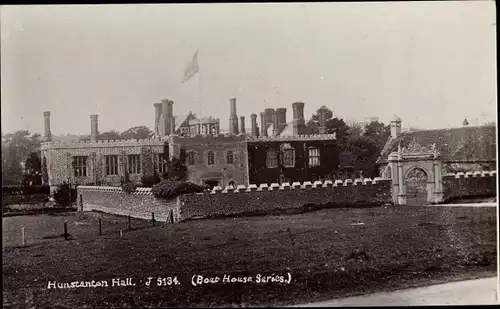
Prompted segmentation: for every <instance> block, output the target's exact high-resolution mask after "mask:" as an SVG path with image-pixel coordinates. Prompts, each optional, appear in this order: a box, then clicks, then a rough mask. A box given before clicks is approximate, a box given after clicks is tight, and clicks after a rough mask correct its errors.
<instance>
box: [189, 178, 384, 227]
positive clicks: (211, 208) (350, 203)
mask: <svg viewBox="0 0 500 309" xmlns="http://www.w3.org/2000/svg"><path fill="white" fill-rule="evenodd" d="M180 202H181V217H182V219H187V218H195V217H206V216H216V215H234V214H243V213H251V212H256V211H259V212H271V211H273V210H276V209H293V208H301V207H303V206H304V205H308V204H315V205H319V204H332V206H333V204H334V205H335V206H336V205H338V206H341V207H356V206H368V205H384V204H388V203H392V197H391V182H390V180H383V179H381V178H375V180H374V181H372V180H370V179H365V180H364V181H361V180H360V179H356V180H355V181H354V182H353V181H352V180H351V179H347V180H346V181H345V182H342V181H341V180H337V181H336V182H335V183H333V182H331V181H325V182H324V183H322V182H321V181H316V182H315V183H314V184H313V183H311V182H304V183H303V184H300V183H298V182H296V183H293V184H292V185H291V186H290V185H289V184H288V183H284V184H283V185H281V186H280V185H279V184H271V187H267V185H265V184H264V185H261V187H259V188H257V186H255V185H249V186H248V187H245V186H243V185H240V186H238V187H237V188H236V190H233V189H232V188H231V187H226V189H224V190H222V188H220V187H216V188H214V190H213V191H212V192H206V193H195V194H189V195H183V196H181V197H180Z"/></svg>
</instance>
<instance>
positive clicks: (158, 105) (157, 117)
mask: <svg viewBox="0 0 500 309" xmlns="http://www.w3.org/2000/svg"><path fill="white" fill-rule="evenodd" d="M153 105H154V107H155V134H156V135H157V136H159V135H160V116H161V103H155V104H153Z"/></svg>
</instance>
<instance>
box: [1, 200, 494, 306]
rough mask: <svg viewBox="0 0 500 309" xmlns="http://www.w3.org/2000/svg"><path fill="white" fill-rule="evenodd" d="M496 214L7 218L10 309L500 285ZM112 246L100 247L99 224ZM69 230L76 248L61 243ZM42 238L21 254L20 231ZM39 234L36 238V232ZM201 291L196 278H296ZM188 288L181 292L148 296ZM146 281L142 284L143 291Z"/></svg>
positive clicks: (257, 300)
mask: <svg viewBox="0 0 500 309" xmlns="http://www.w3.org/2000/svg"><path fill="white" fill-rule="evenodd" d="M496 211H497V209H496V208H494V207H482V208H479V207H474V208H473V207H470V208H468V207H400V206H387V207H380V208H368V209H329V210H321V211H317V212H311V213H306V214H300V215H283V216H267V217H252V218H232V219H225V220H223V219H221V220H200V221H189V222H185V223H180V224H176V225H164V224H161V225H160V224H157V225H156V226H155V227H153V226H152V224H151V222H148V221H142V220H134V222H133V227H137V229H136V230H132V231H125V232H124V233H123V235H122V236H120V230H126V229H127V227H128V221H127V218H126V217H116V216H110V215H104V214H99V213H85V214H81V213H79V214H71V215H68V214H66V215H64V216H60V217H57V216H48V215H40V216H18V217H9V218H3V226H4V233H3V235H4V236H3V237H4V249H3V255H4V258H3V259H4V260H3V272H4V282H3V283H4V306H5V307H11V308H13V307H20V306H21V307H25V306H26V305H27V304H29V303H31V302H33V303H35V304H36V305H37V307H51V308H54V307H57V308H89V307H102V308H127V307H129V308H130V307H141V308H144V307H146V308H147V307H149V308H151V307H155V308H157V307H185V306H189V307H206V306H234V305H248V306H264V305H267V306H282V305H290V304H296V303H304V302H312V301H319V300H324V299H331V298H336V297H342V296H347V295H353V294H361V293H367V292H375V291H383V290H391V289H397V288H404V287H408V286H416V285H422V284H428V283H433V282H442V281H446V280H458V279H467V278H475V277H477V276H489V275H495V274H496V252H497V251H496V250H497V249H496ZM99 217H101V219H102V222H103V236H98V224H97V222H98V218H99ZM62 222H67V224H68V230H69V233H70V234H71V237H72V239H71V240H69V241H64V239H63V238H61V237H57V238H50V237H49V238H44V237H46V236H47V235H56V236H57V235H60V234H61V233H62ZM21 225H24V226H25V228H26V231H28V230H30V231H37V232H36V234H37V235H38V236H32V238H31V239H29V238H28V246H27V247H18V244H19V238H16V237H19V236H16V235H18V233H19V232H18V231H19V229H20V227H21ZM26 233H27V234H28V232H26ZM288 273H290V274H291V277H292V281H291V282H290V283H289V284H281V283H255V281H254V282H252V283H227V284H223V283H220V282H219V283H215V284H204V285H201V286H196V287H194V286H192V285H191V277H192V276H193V275H195V274H197V275H203V276H206V277H215V276H219V277H221V278H222V276H223V275H225V274H228V275H232V276H245V277H248V276H251V277H252V278H253V279H254V280H255V279H256V276H257V274H263V275H269V276H272V275H273V274H274V275H278V276H284V278H285V279H288V277H287V276H288ZM168 276H176V277H177V278H178V279H179V282H180V285H174V286H162V287H158V286H155V284H153V285H151V286H149V287H148V286H146V285H145V284H144V282H145V281H146V278H148V277H153V278H155V279H156V278H158V277H168ZM127 277H132V278H133V280H134V282H135V283H136V284H137V285H136V286H128V287H107V288H76V289H47V286H48V282H49V281H57V282H60V283H62V282H72V281H75V280H78V281H80V280H86V281H90V280H106V281H107V282H109V283H111V282H112V279H113V278H127ZM140 280H142V281H140Z"/></svg>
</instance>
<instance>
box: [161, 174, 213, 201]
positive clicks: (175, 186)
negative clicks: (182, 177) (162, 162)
mask: <svg viewBox="0 0 500 309" xmlns="http://www.w3.org/2000/svg"><path fill="white" fill-rule="evenodd" d="M203 189H204V188H203V187H202V186H199V185H197V184H195V183H192V182H187V181H175V180H171V179H166V180H163V181H162V182H160V183H158V184H156V185H154V186H153V189H152V192H153V195H154V196H155V197H158V198H164V199H167V200H169V199H173V198H175V197H177V196H179V195H183V194H189V193H200V192H203Z"/></svg>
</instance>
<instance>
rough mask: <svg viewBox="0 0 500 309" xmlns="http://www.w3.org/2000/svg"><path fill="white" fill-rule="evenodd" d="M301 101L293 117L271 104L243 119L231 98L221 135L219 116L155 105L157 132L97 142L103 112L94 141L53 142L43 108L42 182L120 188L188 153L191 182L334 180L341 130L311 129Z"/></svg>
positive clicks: (93, 119)
mask: <svg viewBox="0 0 500 309" xmlns="http://www.w3.org/2000/svg"><path fill="white" fill-rule="evenodd" d="M304 106H305V104H304V103H302V102H296V103H293V104H292V110H293V117H292V121H287V114H286V108H277V109H276V110H274V109H270V108H268V109H266V110H265V111H264V112H261V113H260V125H258V124H257V114H252V115H251V116H250V118H251V122H250V128H249V129H247V128H246V126H245V117H244V116H241V117H239V118H238V116H237V112H236V99H235V98H232V99H230V113H229V123H230V125H229V134H220V126H219V124H220V121H219V119H217V118H213V117H201V118H197V117H196V116H195V115H194V114H192V113H188V114H186V115H174V112H173V111H174V108H173V107H174V102H173V101H171V100H162V102H161V103H155V104H154V111H155V123H154V132H155V136H154V137H153V138H151V139H147V140H112V141H108V140H99V138H98V135H99V131H98V115H91V116H90V131H91V135H90V141H70V142H60V141H52V136H51V131H50V112H45V113H44V117H45V134H44V139H45V141H44V143H42V147H41V158H42V165H43V166H44V168H43V174H44V175H43V176H44V177H43V178H44V182H45V183H48V184H49V185H50V186H51V187H52V188H55V187H56V186H57V185H60V184H62V183H65V182H66V183H70V184H73V185H78V184H83V185H108V186H116V185H120V183H121V182H122V181H124V179H125V175H128V179H129V180H130V181H132V182H136V183H140V181H141V178H142V176H144V175H153V174H154V173H158V174H159V175H162V174H163V173H164V172H165V171H166V168H167V164H166V162H167V160H169V159H170V158H171V157H180V156H181V152H185V156H186V165H187V168H188V175H187V178H188V180H189V181H191V182H195V183H198V184H204V185H208V186H211V187H213V186H226V185H239V184H243V185H249V184H261V183H268V184H270V183H274V182H278V183H283V182H290V183H292V182H295V181H311V180H320V179H334V178H335V175H336V172H337V169H338V166H339V156H338V154H339V149H338V147H337V141H336V136H335V134H324V133H325V132H326V129H325V127H324V125H325V120H324V117H321V118H322V120H321V121H320V134H316V135H311V134H308V133H309V132H308V129H307V127H306V124H305V120H304Z"/></svg>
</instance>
